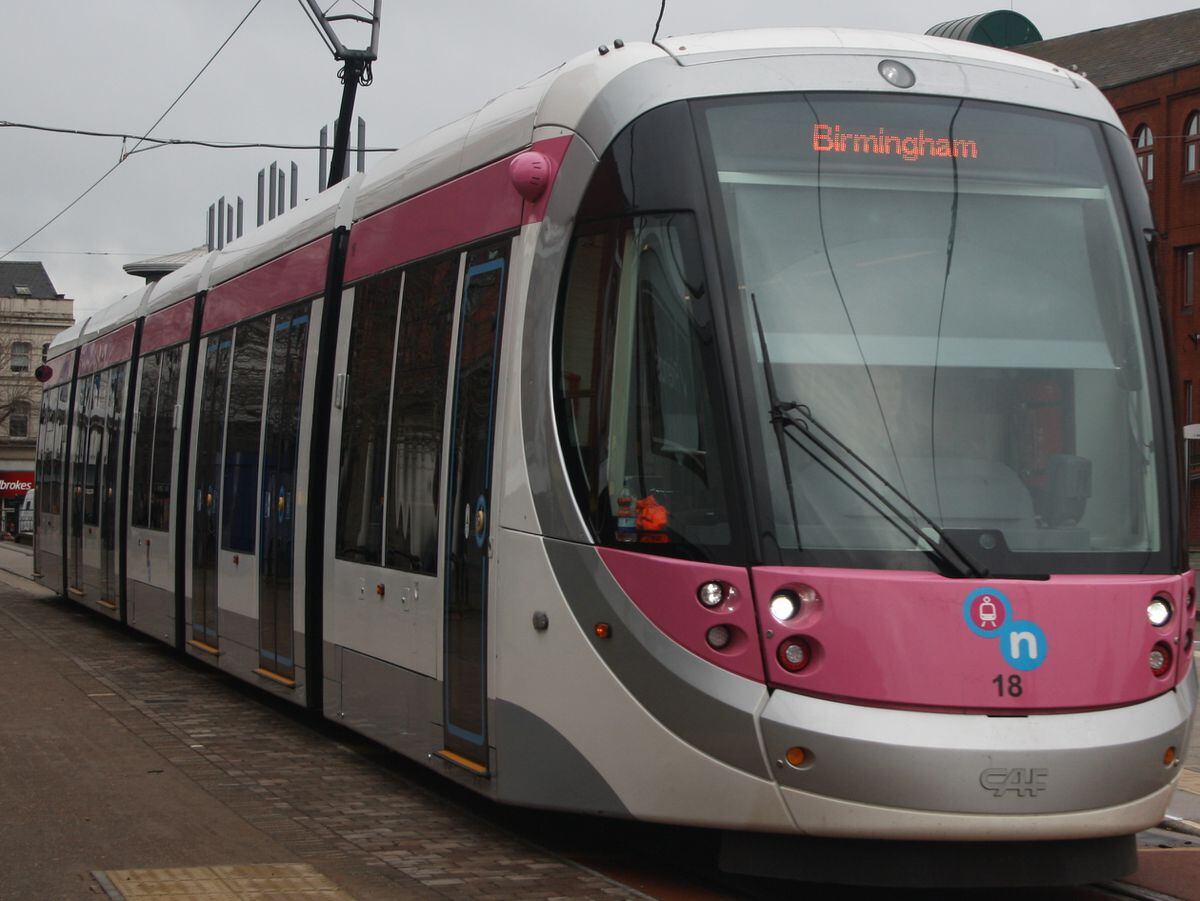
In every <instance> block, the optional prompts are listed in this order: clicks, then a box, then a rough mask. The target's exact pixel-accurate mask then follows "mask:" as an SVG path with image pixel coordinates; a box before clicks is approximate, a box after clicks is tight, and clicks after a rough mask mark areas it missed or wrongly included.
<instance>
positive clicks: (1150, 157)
mask: <svg viewBox="0 0 1200 901" xmlns="http://www.w3.org/2000/svg"><path fill="white" fill-rule="evenodd" d="M1131 140H1132V141H1133V152H1134V155H1135V156H1136V157H1137V166H1138V171H1139V172H1141V173H1142V181H1143V182H1145V183H1146V187H1147V188H1150V187H1151V186H1152V185H1153V184H1154V132H1153V131H1151V130H1150V126H1149V125H1147V124H1146V123H1145V122H1142V123H1140V124H1139V125H1138V126H1137V128H1135V129H1134V130H1133V136H1132V139H1131Z"/></svg>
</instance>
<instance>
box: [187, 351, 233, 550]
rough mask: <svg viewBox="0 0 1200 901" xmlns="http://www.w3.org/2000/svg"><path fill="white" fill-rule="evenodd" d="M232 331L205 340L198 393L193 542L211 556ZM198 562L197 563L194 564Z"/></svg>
mask: <svg viewBox="0 0 1200 901" xmlns="http://www.w3.org/2000/svg"><path fill="white" fill-rule="evenodd" d="M232 344H233V329H226V330H225V331H223V332H218V333H217V334H215V335H209V336H208V345H207V348H206V350H205V353H204V382H203V388H202V390H201V392H200V422H199V428H198V429H197V432H196V496H195V503H194V507H193V510H194V512H195V513H196V525H195V530H196V535H195V536H194V537H195V538H196V540H197V541H199V542H201V545H202V546H203V548H204V549H205V550H204V553H205V555H210V554H215V551H214V550H213V546H212V544H211V542H215V541H216V534H217V522H216V517H217V512H218V511H219V510H220V506H219V504H220V489H221V438H222V433H223V425H224V423H225V401H226V397H227V396H228V389H229V356H230V354H229V351H230V348H231V346H232ZM197 562H198V561H197Z"/></svg>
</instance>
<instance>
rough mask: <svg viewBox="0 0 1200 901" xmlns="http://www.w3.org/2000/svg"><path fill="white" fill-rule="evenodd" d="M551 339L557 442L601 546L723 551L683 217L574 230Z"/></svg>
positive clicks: (697, 270) (710, 387) (716, 454)
mask: <svg viewBox="0 0 1200 901" xmlns="http://www.w3.org/2000/svg"><path fill="white" fill-rule="evenodd" d="M558 344H559V360H558V364H559V374H558V413H559V422H560V426H561V431H562V440H563V443H564V448H565V450H566V452H567V455H568V458H569V465H570V467H571V469H572V471H573V472H572V474H573V481H574V483H575V490H576V496H577V499H578V501H579V503H580V507H581V509H582V510H583V511H584V514H585V516H587V518H588V519H589V520H590V522H591V524H592V527H593V529H594V531H595V533H596V535H597V537H598V538H599V540H600V541H601V542H602V543H604V544H615V545H617V546H620V547H627V548H629V549H631V550H632V549H636V550H650V551H659V552H665V553H672V554H682V555H686V556H700V557H707V556H708V555H709V553H710V549H712V548H715V547H720V546H727V545H728V544H730V542H731V541H732V535H731V533H730V528H729V520H728V513H727V503H726V497H725V490H726V487H725V486H726V479H727V476H726V472H727V469H726V466H725V464H724V461H723V450H722V443H721V442H720V440H719V437H718V434H717V424H718V421H719V420H718V417H717V412H716V405H715V403H714V401H713V398H714V397H715V396H718V393H717V389H716V379H715V367H714V366H712V365H711V361H712V360H713V359H715V356H716V349H715V347H714V345H713V335H712V326H711V315H710V312H709V306H708V297H707V291H706V290H705V286H704V275H703V267H702V265H701V262H700V258H699V254H698V239H697V236H696V231H695V223H694V221H693V219H692V218H691V216H690V215H688V214H683V213H677V214H670V215H659V216H645V217H641V218H637V219H632V220H629V219H626V220H620V221H609V222H605V223H600V224H598V225H594V226H587V227H584V228H583V229H581V231H580V232H579V233H578V234H577V236H576V239H575V242H574V245H573V247H572V255H571V266H570V271H569V273H568V276H567V283H566V291H565V297H564V301H563V307H562V310H561V314H560V319H559V335H558Z"/></svg>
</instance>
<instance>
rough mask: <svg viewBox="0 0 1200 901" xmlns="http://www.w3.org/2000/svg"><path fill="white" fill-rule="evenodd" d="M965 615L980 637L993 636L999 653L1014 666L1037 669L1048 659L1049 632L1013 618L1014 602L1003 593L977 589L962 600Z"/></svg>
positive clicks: (1024, 620)
mask: <svg viewBox="0 0 1200 901" xmlns="http://www.w3.org/2000/svg"><path fill="white" fill-rule="evenodd" d="M963 618H964V619H965V620H966V621H967V626H968V628H970V630H971V631H972V632H974V633H975V634H976V635H978V636H979V637H980V638H993V639H995V640H996V642H997V644H998V645H999V647H1000V655H1001V656H1002V657H1003V658H1004V660H1005V662H1006V663H1008V665H1009V666H1011V667H1012V668H1013V669H1019V670H1035V669H1037V668H1038V667H1039V666H1041V665H1042V664H1043V663H1045V662H1046V650H1047V647H1046V633H1045V632H1043V631H1042V630H1041V627H1040V626H1038V624H1037V623H1035V622H1032V621H1031V620H1027V619H1013V612H1012V605H1011V604H1010V603H1009V602H1008V598H1006V597H1005V596H1004V593H1003V592H1000V591H997V590H996V589H994V588H977V589H976V590H975V591H972V592H971V593H970V594H969V595H967V599H966V601H965V602H964V603H963Z"/></svg>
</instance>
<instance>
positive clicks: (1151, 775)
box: [762, 676, 1196, 826]
mask: <svg viewBox="0 0 1200 901" xmlns="http://www.w3.org/2000/svg"><path fill="white" fill-rule="evenodd" d="M1195 697H1196V690H1195V678H1194V676H1192V677H1189V678H1188V679H1187V680H1185V681H1184V682H1183V683H1182V684H1180V686H1179V687H1178V689H1177V690H1176V691H1172V692H1168V693H1167V694H1165V695H1160V696H1159V697H1157V698H1155V699H1153V700H1151V701H1146V702H1143V703H1141V704H1135V705H1132V706H1129V707H1121V708H1116V709H1113V710H1100V711H1094V712H1090V713H1068V714H1049V715H1039V716H1023V717H988V716H983V715H961V714H942V713H924V712H917V711H905V710H882V709H877V708H870V707H856V706H853V705H850V704H839V703H835V702H832V701H825V700H821V699H819V698H809V697H804V696H802V695H796V694H792V693H790V692H787V691H776V692H775V693H774V694H773V695H772V697H771V701H770V703H768V704H767V706H766V708H765V709H764V710H763V713H762V732H763V741H764V742H765V744H766V748H767V753H768V754H769V755H770V757H771V759H772V760H773V761H775V762H776V770H775V772H776V776H777V778H778V779H779V782H780V783H781V784H783V785H787V786H790V787H792V788H797V789H800V790H802V791H806V792H810V793H812V794H817V795H824V796H826V797H834V798H841V799H844V800H847V801H858V802H861V803H865V804H877V805H881V806H885V807H898V808H905V809H910V810H932V811H945V812H953V813H987V814H1038V813H1067V812H1070V811H1077V810H1097V809H1101V808H1105V807H1113V806H1116V805H1120V804H1126V803H1129V802H1132V801H1136V800H1138V799H1139V798H1144V797H1145V796H1147V795H1149V794H1152V793H1153V792H1155V791H1158V790H1159V789H1162V788H1163V787H1164V786H1165V785H1167V784H1168V783H1169V782H1170V781H1171V780H1172V779H1174V778H1175V776H1176V775H1177V773H1178V770H1177V769H1176V768H1174V767H1169V766H1163V762H1162V761H1163V753H1164V752H1165V751H1166V749H1167V748H1168V747H1170V746H1174V747H1175V748H1176V749H1180V748H1183V747H1184V746H1185V744H1186V741H1187V737H1188V731H1189V728H1190V724H1191V715H1192V711H1193V709H1194V706H1195ZM794 746H799V747H803V748H806V749H807V750H808V751H809V752H810V754H811V763H810V764H808V765H806V766H804V768H802V769H796V768H793V767H792V766H790V765H788V764H787V763H785V762H784V760H785V753H786V751H787V749H788V748H790V747H794ZM801 826H803V824H801Z"/></svg>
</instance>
